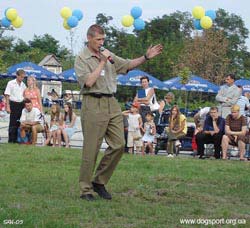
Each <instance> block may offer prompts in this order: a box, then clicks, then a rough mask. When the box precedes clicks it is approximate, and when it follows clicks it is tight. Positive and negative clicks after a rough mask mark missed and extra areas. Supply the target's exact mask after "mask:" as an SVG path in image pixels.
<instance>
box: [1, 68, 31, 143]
mask: <svg viewBox="0 0 250 228" xmlns="http://www.w3.org/2000/svg"><path fill="white" fill-rule="evenodd" d="M24 77H25V71H24V70H21V69H20V70H18V71H17V72H16V79H14V80H11V81H9V82H8V84H7V86H6V89H5V91H4V95H5V97H6V111H7V112H8V113H10V122H9V140H8V142H9V143H16V142H17V129H18V127H19V121H18V120H19V119H20V117H21V113H22V109H23V107H24V105H23V99H24V97H23V92H24V90H25V89H26V85H25V84H24V83H23V79H24Z"/></svg>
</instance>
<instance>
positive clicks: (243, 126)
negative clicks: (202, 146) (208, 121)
mask: <svg viewBox="0 0 250 228" xmlns="http://www.w3.org/2000/svg"><path fill="white" fill-rule="evenodd" d="M246 132H247V121H246V118H245V117H244V116H242V115H240V106H239V105H233V106H232V107H231V114H229V115H228V116H227V118H226V126H225V135H223V138H222V143H221V147H222V158H223V159H227V150H228V145H229V144H230V145H232V146H238V148H239V151H240V160H245V158H244V155H245V152H246V148H245V147H246Z"/></svg>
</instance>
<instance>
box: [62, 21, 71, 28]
mask: <svg viewBox="0 0 250 228" xmlns="http://www.w3.org/2000/svg"><path fill="white" fill-rule="evenodd" d="M63 27H64V28H65V29H67V30H70V29H71V28H70V27H69V25H68V23H67V20H66V19H65V20H64V21H63Z"/></svg>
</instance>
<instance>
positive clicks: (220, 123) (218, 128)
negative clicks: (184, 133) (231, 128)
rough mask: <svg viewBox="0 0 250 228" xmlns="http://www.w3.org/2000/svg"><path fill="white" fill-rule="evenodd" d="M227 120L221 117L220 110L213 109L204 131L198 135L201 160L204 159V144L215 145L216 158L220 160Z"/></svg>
mask: <svg viewBox="0 0 250 228" xmlns="http://www.w3.org/2000/svg"><path fill="white" fill-rule="evenodd" d="M224 129H225V119H223V118H222V117H221V116H219V112H218V108H217V107H211V108H210V111H209V115H207V117H206V119H205V123H204V127H203V130H202V131H200V132H198V133H197V134H196V143H197V151H198V155H200V157H199V158H200V159H203V158H204V144H207V143H213V144H214V157H215V158H216V159H219V158H220V152H221V140H222V136H223V135H224Z"/></svg>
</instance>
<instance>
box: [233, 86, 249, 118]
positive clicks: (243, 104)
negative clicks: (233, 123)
mask: <svg viewBox="0 0 250 228" xmlns="http://www.w3.org/2000/svg"><path fill="white" fill-rule="evenodd" d="M238 88H239V90H240V93H241V94H242V95H241V96H240V98H239V99H238V101H237V103H236V104H237V105H239V106H240V114H241V115H243V116H245V115H246V113H245V111H246V110H249V109H250V103H249V99H250V93H249V92H245V93H243V88H242V86H240V85H238Z"/></svg>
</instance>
